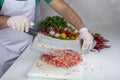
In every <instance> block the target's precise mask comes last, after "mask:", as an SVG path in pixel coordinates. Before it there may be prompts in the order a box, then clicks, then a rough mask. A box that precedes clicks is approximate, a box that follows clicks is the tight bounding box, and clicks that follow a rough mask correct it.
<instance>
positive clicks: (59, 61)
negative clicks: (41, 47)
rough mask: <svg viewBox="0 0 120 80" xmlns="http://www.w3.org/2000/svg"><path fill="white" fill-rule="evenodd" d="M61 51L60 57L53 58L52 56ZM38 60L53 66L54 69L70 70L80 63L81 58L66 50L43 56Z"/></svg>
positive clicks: (77, 54) (59, 51)
mask: <svg viewBox="0 0 120 80" xmlns="http://www.w3.org/2000/svg"><path fill="white" fill-rule="evenodd" d="M61 51H62V53H63V55H62V56H55V55H54V54H56V53H57V54H60V53H61ZM40 59H41V60H42V61H44V62H46V63H47V64H52V65H55V66H56V67H62V68H70V67H72V66H75V65H77V64H79V63H80V62H82V57H81V55H80V54H79V53H77V52H72V51H68V50H56V51H55V53H54V52H50V53H49V54H43V55H42V56H41V57H40Z"/></svg>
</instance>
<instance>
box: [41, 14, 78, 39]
mask: <svg viewBox="0 0 120 80" xmlns="http://www.w3.org/2000/svg"><path fill="white" fill-rule="evenodd" d="M41 26H42V28H41V29H40V30H39V32H40V33H42V34H44V35H47V36H50V37H52V38H56V39H61V40H78V39H79V32H78V31H77V30H76V29H75V28H73V27H72V26H70V25H68V23H67V21H66V20H65V19H64V18H62V17H61V16H52V17H46V18H45V19H44V20H43V21H42V22H41Z"/></svg>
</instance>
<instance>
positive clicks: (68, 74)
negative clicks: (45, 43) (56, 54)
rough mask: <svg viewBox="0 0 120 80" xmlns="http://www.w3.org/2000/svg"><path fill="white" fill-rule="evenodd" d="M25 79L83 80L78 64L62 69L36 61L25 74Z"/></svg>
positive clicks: (80, 66)
mask: <svg viewBox="0 0 120 80" xmlns="http://www.w3.org/2000/svg"><path fill="white" fill-rule="evenodd" d="M37 65H39V67H38V66H37ZM41 65H42V66H41ZM27 77H28V78H31V77H32V78H53V79H73V80H83V66H82V65H81V64H78V65H76V66H74V67H71V68H68V69H64V68H58V67H55V66H54V65H50V64H46V63H45V62H43V61H41V60H39V59H38V60H37V61H36V62H35V64H34V65H33V66H32V67H31V69H30V70H29V72H28V73H27Z"/></svg>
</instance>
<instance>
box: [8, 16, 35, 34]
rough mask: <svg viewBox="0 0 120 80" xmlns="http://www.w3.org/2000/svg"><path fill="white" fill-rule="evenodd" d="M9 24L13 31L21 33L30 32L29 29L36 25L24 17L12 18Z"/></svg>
mask: <svg viewBox="0 0 120 80" xmlns="http://www.w3.org/2000/svg"><path fill="white" fill-rule="evenodd" d="M7 24H8V26H10V27H12V28H13V29H16V30H17V31H21V32H23V31H25V32H28V30H29V28H30V27H31V26H33V25H34V23H33V22H30V21H29V20H28V19H27V17H26V16H24V15H18V16H11V17H10V18H9V19H8V20H7Z"/></svg>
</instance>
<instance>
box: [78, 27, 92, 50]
mask: <svg viewBox="0 0 120 80" xmlns="http://www.w3.org/2000/svg"><path fill="white" fill-rule="evenodd" d="M79 33H80V36H79V37H80V40H83V44H82V51H88V50H90V49H91V48H92V45H93V36H92V35H91V33H90V32H88V29H87V28H85V27H84V28H81V29H80V30H79Z"/></svg>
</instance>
